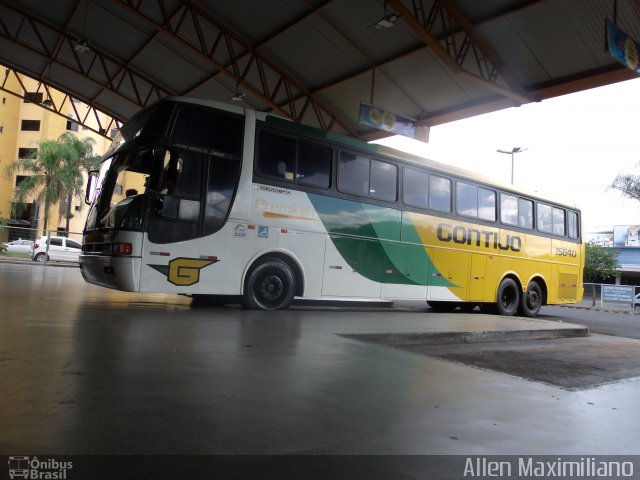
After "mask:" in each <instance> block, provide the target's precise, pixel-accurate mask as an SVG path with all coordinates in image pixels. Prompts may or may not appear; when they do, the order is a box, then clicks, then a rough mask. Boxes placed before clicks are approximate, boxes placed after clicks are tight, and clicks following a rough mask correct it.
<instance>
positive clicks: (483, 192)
mask: <svg viewBox="0 0 640 480" xmlns="http://www.w3.org/2000/svg"><path fill="white" fill-rule="evenodd" d="M478 217H479V218H481V219H482V220H489V221H490V222H495V221H496V192H494V191H493V190H487V189H486V188H478Z"/></svg>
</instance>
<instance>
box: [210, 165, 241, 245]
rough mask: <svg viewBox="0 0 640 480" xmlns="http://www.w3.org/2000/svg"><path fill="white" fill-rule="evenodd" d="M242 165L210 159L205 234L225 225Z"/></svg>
mask: <svg viewBox="0 0 640 480" xmlns="http://www.w3.org/2000/svg"><path fill="white" fill-rule="evenodd" d="M239 168H240V164H239V162H237V161H236V160H218V159H215V158H210V159H209V174H208V178H207V198H206V204H205V212H204V234H205V235H210V234H212V233H215V232H217V231H218V230H220V229H221V228H222V226H223V225H224V221H225V219H226V218H227V213H228V212H229V208H230V207H231V198H232V197H233V190H234V188H235V185H236V179H237V178H238V174H239Z"/></svg>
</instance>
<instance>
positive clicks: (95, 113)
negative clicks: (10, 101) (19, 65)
mask: <svg viewBox="0 0 640 480" xmlns="http://www.w3.org/2000/svg"><path fill="white" fill-rule="evenodd" d="M22 76H25V77H29V75H28V74H25V73H24V72H20V71H18V70H17V69H15V68H13V67H6V72H5V76H4V79H2V82H1V83H0V90H2V91H3V92H6V93H9V94H10V95H13V96H14V97H18V98H20V99H22V100H24V101H25V102H31V103H34V102H33V99H32V98H27V95H26V94H27V93H42V103H39V104H36V105H38V106H39V107H40V108H43V109H44V110H47V111H48V112H52V113H55V114H56V115H59V116H60V117H64V118H65V119H67V120H70V118H69V116H68V115H67V112H68V108H69V106H70V107H71V108H72V109H73V111H74V112H75V118H73V119H71V120H72V121H73V122H75V123H77V124H78V125H80V126H82V127H83V128H86V129H87V130H90V131H92V132H94V133H97V134H98V135H100V136H102V137H104V138H108V139H111V135H110V134H109V133H110V132H111V130H112V129H114V128H115V129H120V127H121V124H120V122H119V121H118V120H116V119H115V118H113V117H111V116H109V115H107V114H106V113H104V112H102V111H100V110H98V109H97V108H95V107H94V106H92V105H89V104H86V105H87V106H88V107H89V108H88V109H87V112H86V114H85V115H84V116H81V115H80V113H79V112H78V109H77V108H76V106H75V104H74V102H73V97H72V96H71V95H70V94H69V93H66V92H62V93H64V94H65V95H64V97H63V99H62V101H61V102H59V103H58V104H56V103H55V101H54V99H53V95H51V93H50V90H51V89H55V90H59V89H58V88H57V87H53V86H51V85H48V84H46V83H44V82H43V81H42V80H38V79H35V80H37V81H38V86H37V87H36V90H35V91H27V88H26V86H25V84H24V82H23V80H22V78H21V77H22ZM11 77H15V79H16V80H17V86H19V88H18V89H13V88H11V86H12V85H14V83H13V82H10V81H9V79H10V78H11ZM29 78H31V77H29ZM100 114H102V115H105V116H106V117H107V119H106V120H107V121H106V122H104V123H103V122H102V121H101V120H100ZM81 117H82V118H81ZM89 119H94V120H96V122H97V124H98V128H97V129H96V128H95V127H93V126H91V125H90V124H89V123H88V120H89Z"/></svg>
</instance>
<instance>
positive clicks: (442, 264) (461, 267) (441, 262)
mask: <svg viewBox="0 0 640 480" xmlns="http://www.w3.org/2000/svg"><path fill="white" fill-rule="evenodd" d="M433 263H434V269H433V272H432V274H431V276H432V284H435V285H437V284H438V283H440V282H441V281H442V280H446V282H448V283H449V284H450V286H448V287H446V288H443V287H440V288H434V287H433V286H432V287H431V288H430V292H429V298H428V300H443V301H446V300H454V296H455V298H457V299H459V300H463V301H464V300H466V299H467V293H468V291H467V290H468V287H469V278H470V275H469V273H470V268H471V253H469V252H468V251H464V250H454V249H448V248H435V249H434V252H433ZM452 294H453V295H452Z"/></svg>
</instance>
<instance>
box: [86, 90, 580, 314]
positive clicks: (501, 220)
mask: <svg viewBox="0 0 640 480" xmlns="http://www.w3.org/2000/svg"><path fill="white" fill-rule="evenodd" d="M85 200H86V201H87V203H90V204H91V208H90V211H89V214H88V217H87V221H86V226H85V229H84V232H83V247H82V248H83V251H82V254H81V256H80V267H81V270H82V274H83V276H84V278H85V280H86V281H87V282H89V283H92V284H96V285H101V286H104V287H109V288H113V289H118V290H124V291H130V292H164V293H176V294H186V295H190V296H193V297H194V298H199V297H202V298H208V297H204V296H211V298H213V299H215V298H221V296H224V297H227V298H228V297H229V296H233V297H237V298H239V299H240V300H241V302H242V304H243V306H245V307H246V308H251V309H261V310H277V309H284V308H287V307H288V306H289V305H290V304H291V302H292V300H293V299H294V298H306V299H315V300H318V299H324V300H340V299H342V300H357V301H360V300H368V301H372V300H380V301H385V302H387V301H394V300H421V301H426V302H428V304H429V306H431V307H432V308H433V309H436V310H443V311H452V310H455V309H457V308H461V309H463V310H470V309H472V308H475V307H477V306H480V307H481V308H482V309H485V310H487V311H493V312H495V313H498V314H501V315H515V314H520V315H524V316H529V317H534V316H536V315H537V314H538V312H539V310H540V307H541V306H542V305H545V304H568V303H575V302H578V301H580V300H581V299H582V294H583V287H582V276H583V265H584V257H585V248H584V242H583V240H582V232H581V227H582V225H581V218H580V210H579V209H578V208H576V206H575V205H572V204H570V203H560V202H556V201H553V200H550V199H546V198H542V197H540V196H538V195H537V194H536V195H532V194H529V193H526V192H524V191H521V190H519V189H516V188H514V187H512V186H508V185H501V184H499V183H496V182H495V181H493V180H491V179H489V178H485V177H482V176H480V175H477V174H474V173H472V172H469V171H465V170H462V169H458V168H453V167H450V166H446V165H443V164H441V163H438V162H434V161H430V160H427V159H424V158H421V157H418V156H413V155H409V154H405V153H402V152H398V151H396V150H393V149H390V148H387V147H384V146H380V145H373V144H368V143H365V142H361V141H359V140H356V139H352V138H349V137H345V136H341V135H338V134H334V133H328V132H325V131H321V130H318V129H316V128H312V127H309V126H304V125H301V124H297V123H294V122H291V121H289V120H286V119H283V118H280V117H278V116H275V115H271V114H268V113H263V112H256V111H253V110H250V109H245V108H242V107H240V106H238V105H226V104H223V103H218V102H214V101H207V100H196V99H192V98H181V97H171V98H165V99H163V100H160V101H159V102H157V103H155V104H154V105H152V106H150V107H148V108H146V109H144V110H142V111H140V112H138V113H137V114H136V115H135V116H133V117H132V118H131V120H130V121H129V122H127V123H126V124H125V125H124V126H123V127H122V128H121V130H120V132H119V133H118V135H117V136H116V137H115V139H114V141H113V145H112V146H111V148H110V149H109V151H108V152H107V153H106V155H105V157H104V159H103V160H102V163H101V167H100V170H99V172H93V174H92V175H91V176H90V179H89V182H88V185H87V198H86V199H85Z"/></svg>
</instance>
